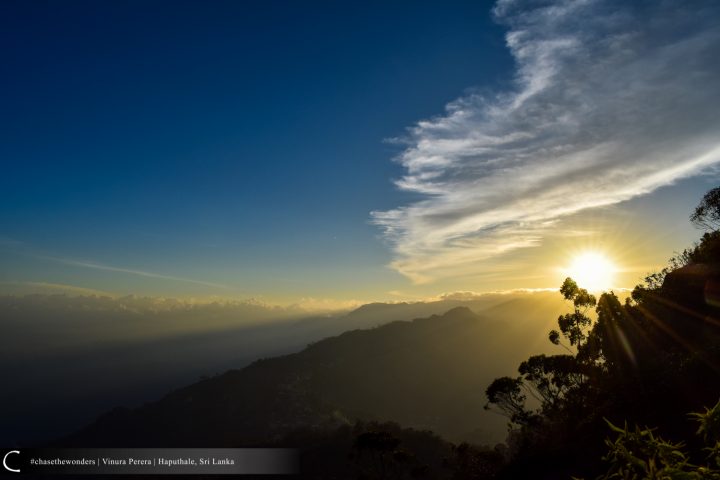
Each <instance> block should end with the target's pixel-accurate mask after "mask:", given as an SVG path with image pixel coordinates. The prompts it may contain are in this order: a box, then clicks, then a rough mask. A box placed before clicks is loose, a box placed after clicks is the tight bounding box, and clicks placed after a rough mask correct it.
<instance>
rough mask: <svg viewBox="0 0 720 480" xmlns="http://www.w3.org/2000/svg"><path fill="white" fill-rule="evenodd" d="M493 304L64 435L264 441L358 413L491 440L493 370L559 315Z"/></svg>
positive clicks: (101, 439)
mask: <svg viewBox="0 0 720 480" xmlns="http://www.w3.org/2000/svg"><path fill="white" fill-rule="evenodd" d="M530 305H534V307H535V308H533V309H528V308H527V307H528V306H530ZM496 308H497V309H498V310H497V312H496V316H495V318H490V317H487V316H485V315H477V314H475V313H473V312H472V311H471V310H470V309H468V308H466V307H457V308H454V309H452V310H450V311H448V312H447V313H445V314H443V315H433V316H430V317H427V318H423V319H416V320H413V321H410V322H408V321H398V322H392V323H389V324H386V325H383V326H380V327H377V328H373V329H367V330H355V331H350V332H346V333H343V334H341V335H339V336H336V337H331V338H327V339H325V340H322V341H319V342H317V343H314V344H312V345H310V346H308V347H307V348H305V349H304V350H302V351H301V352H299V353H295V354H291V355H286V356H281V357H277V358H271V359H264V360H259V361H257V362H255V363H253V364H251V365H250V366H248V367H246V368H243V369H241V370H231V371H229V372H227V373H225V374H223V375H219V376H216V377H213V378H210V379H207V380H204V381H201V382H198V383H196V384H193V385H191V386H188V387H186V388H183V389H180V390H177V391H175V392H173V393H171V394H169V395H167V396H166V397H164V398H163V399H161V400H160V401H158V402H154V403H149V404H146V405H144V406H142V407H140V408H137V409H134V410H131V409H121V408H119V409H115V410H114V411H112V412H110V413H108V414H106V415H104V416H103V417H101V418H100V419H98V420H97V421H96V422H95V423H93V424H92V425H90V426H89V427H87V428H85V429H83V430H81V431H79V432H77V433H76V434H74V435H72V436H70V437H68V438H67V439H66V440H65V441H64V442H63V443H68V444H77V445H79V444H85V445H125V446H136V445H143V446H145V445H147V446H152V445H165V446H170V445H174V446H181V445H195V446H200V445H212V446H218V445H241V444H260V443H263V442H268V441H273V440H277V439H278V438H281V437H282V436H283V435H285V434H287V433H289V432H291V431H292V430H294V429H296V428H304V427H308V426H320V425H323V424H325V425H338V424H343V423H346V422H348V421H352V420H354V419H365V420H370V419H377V420H392V421H397V422H399V423H400V424H402V425H404V426H408V427H415V428H423V429H431V430H433V431H436V432H437V433H439V434H441V435H443V436H445V437H447V438H450V439H467V440H473V441H476V442H483V443H494V442H498V441H501V440H503V439H504V435H505V430H506V421H505V419H504V418H502V417H499V416H497V415H494V414H492V413H489V412H486V411H484V410H483V405H484V402H485V400H484V389H485V387H486V386H487V385H488V383H489V382H490V381H491V380H492V379H493V378H495V377H496V376H498V375H501V374H508V373H512V372H513V371H514V369H515V368H516V365H517V364H518V362H519V361H520V360H522V359H523V358H524V357H525V356H526V355H527V352H528V351H533V352H535V351H538V348H541V349H547V346H546V345H545V344H547V343H548V342H547V341H545V338H546V334H547V331H548V329H549V327H550V326H551V325H552V323H553V322H554V321H555V318H556V317H554V316H553V315H552V314H551V313H550V312H551V311H557V303H556V302H549V303H544V302H539V301H538V299H535V300H534V301H529V302H528V304H527V305H523V306H522V308H521V307H520V306H518V305H508V306H507V308H508V309H509V310H510V311H514V312H515V313H516V316H515V319H514V320H508V319H507V318H504V317H505V315H502V314H501V311H502V308H500V306H496ZM521 311H523V314H522V315H517V314H518V313H520V312H521ZM550 347H552V345H550Z"/></svg>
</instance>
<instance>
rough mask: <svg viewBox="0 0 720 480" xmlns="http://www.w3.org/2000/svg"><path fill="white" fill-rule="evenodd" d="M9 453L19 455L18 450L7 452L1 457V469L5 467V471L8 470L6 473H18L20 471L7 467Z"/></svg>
mask: <svg viewBox="0 0 720 480" xmlns="http://www.w3.org/2000/svg"><path fill="white" fill-rule="evenodd" d="M11 453H17V454H18V455H20V450H10V451H9V452H7V453H6V454H5V456H4V457H3V467H5V470H8V471H10V472H15V473H20V469H19V468H18V469H14V468H10V467H8V464H7V458H8V457H9V456H10V454H11Z"/></svg>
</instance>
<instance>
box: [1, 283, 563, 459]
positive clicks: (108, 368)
mask: <svg viewBox="0 0 720 480" xmlns="http://www.w3.org/2000/svg"><path fill="white" fill-rule="evenodd" d="M522 299H524V300H525V302H524V303H523V302H522V301H521V302H520V303H514V301H515V300H522ZM502 305H507V307H505V310H507V312H506V313H507V318H511V317H513V316H518V317H521V316H523V315H526V313H525V311H533V310H537V309H542V308H545V307H543V305H545V306H549V308H550V309H551V310H553V311H554V312H555V311H562V310H563V309H564V306H563V305H562V301H561V298H560V296H559V295H558V294H557V293H556V292H536V293H529V292H517V293H508V294H484V295H464V296H462V297H460V298H457V296H454V297H452V298H443V299H440V300H438V301H432V302H414V303H373V304H368V305H363V306H361V307H359V308H357V309H356V310H353V311H351V312H337V313H334V314H314V315H310V314H308V313H307V312H298V311H297V310H293V309H280V308H277V307H268V306H263V305H262V304H257V303H252V302H245V303H242V302H240V303H232V302H230V303H204V304H203V303H189V302H185V301H182V300H173V299H161V298H143V297H122V298H110V297H97V296H80V297H70V296H67V295H27V296H11V295H7V296H2V297H0V322H2V326H3V335H0V376H2V378H3V379H5V381H6V382H7V384H8V385H11V386H12V388H8V389H5V390H2V391H0V412H2V413H0V442H2V443H5V444H8V445H13V444H17V445H27V444H29V443H36V442H42V441H47V440H48V439H50V438H57V437H58V436H60V435H63V434H65V433H67V432H68V431H70V430H71V429H73V428H77V426H78V425H83V424H87V423H89V422H91V421H92V420H93V419H94V418H96V417H97V416H98V415H100V414H101V413H102V412H104V411H107V410H109V409H111V408H112V407H114V406H116V405H125V406H130V407H132V406H137V405H140V404H142V402H145V401H148V400H152V399H157V398H160V397H161V396H162V395H163V394H165V393H167V392H168V391H170V390H173V389H176V388H178V387H180V386H182V385H188V384H190V383H192V382H194V381H197V379H198V378H201V377H207V376H212V375H215V374H217V373H218V372H224V371H227V370H228V369H239V368H243V367H245V366H247V365H249V364H250V363H252V362H253V361H255V360H257V359H258V358H263V357H272V356H279V355H287V354H290V353H296V352H299V351H301V350H302V349H303V348H305V347H306V346H307V345H308V344H309V343H312V342H316V341H318V340H321V339H323V338H326V337H330V336H335V335H339V334H341V333H343V332H345V331H349V330H355V329H368V328H374V327H377V326H379V325H383V324H386V323H389V322H393V321H407V320H411V319H413V318H419V317H427V316H430V315H433V314H441V313H443V312H446V311H448V310H450V309H451V308H454V307H457V306H468V307H470V308H472V309H473V310H474V311H476V312H483V311H484V310H487V309H488V308H494V307H498V309H499V310H497V312H496V313H497V315H498V318H500V317H499V316H500V315H505V313H502V310H503V307H502ZM513 305H515V306H513ZM493 315H495V314H493ZM553 315H554V316H557V313H554V314H552V315H550V316H549V317H553ZM503 318H504V317H503ZM545 319H546V318H542V320H545ZM538 341H539V342H540V343H546V342H545V333H544V332H543V333H542V334H541V335H540V337H539V340H538Z"/></svg>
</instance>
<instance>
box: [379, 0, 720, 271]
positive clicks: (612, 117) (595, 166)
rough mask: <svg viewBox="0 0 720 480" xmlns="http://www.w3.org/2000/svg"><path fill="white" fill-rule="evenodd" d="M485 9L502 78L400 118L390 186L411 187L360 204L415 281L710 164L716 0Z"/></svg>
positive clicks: (718, 84) (529, 240)
mask: <svg viewBox="0 0 720 480" xmlns="http://www.w3.org/2000/svg"><path fill="white" fill-rule="evenodd" d="M493 13H494V15H495V17H496V19H497V21H498V22H499V23H501V24H502V25H505V26H506V27H507V28H508V32H507V35H506V43H507V47H508V48H509V50H510V52H511V54H512V55H513V57H514V59H515V68H516V71H515V77H514V81H513V84H512V86H511V87H510V88H509V89H508V90H506V91H501V92H495V93H492V94H480V93H473V94H470V95H468V96H465V97H463V98H459V99H457V100H456V101H454V102H452V103H450V104H449V105H448V106H447V107H446V113H445V114H444V115H442V116H439V117H437V118H433V119H429V120H423V121H420V122H418V123H417V124H416V125H415V126H414V127H412V128H410V129H409V131H408V135H407V137H406V138H404V139H402V140H403V141H404V142H405V144H406V148H405V150H404V151H403V152H402V153H401V154H400V155H399V157H398V158H397V161H398V162H399V163H400V164H401V165H402V166H403V167H404V168H405V170H406V172H405V175H404V176H403V177H402V178H400V179H398V180H397V181H396V184H397V186H398V187H399V188H401V189H403V190H407V191H411V192H414V193H418V194H421V196H422V197H421V199H420V200H419V201H416V202H414V203H410V204H407V205H404V206H400V207H398V208H395V209H392V210H389V211H378V212H372V218H373V222H374V223H375V224H376V225H379V226H380V227H381V228H382V229H383V231H384V235H385V237H386V238H387V239H388V240H389V241H390V242H391V244H392V245H393V248H394V252H395V259H394V261H393V262H392V267H393V268H394V269H396V270H397V271H399V272H400V273H402V274H404V275H406V276H407V277H409V278H410V279H412V280H414V281H415V282H418V283H421V282H427V281H431V280H434V279H437V278H442V277H449V276H456V275H458V274H467V273H470V272H478V271H480V270H481V269H482V265H483V261H485V260H487V259H489V258H491V257H497V256H499V255H502V254H505V253H508V252H512V251H515V250H517V249H521V248H529V247H535V246H538V245H540V244H541V243H542V241H543V238H545V236H546V235H547V234H548V232H550V231H552V230H553V229H554V228H557V227H558V222H559V220H560V219H562V218H563V217H565V216H567V215H571V214H575V213H578V212H581V211H583V210H587V209H591V208H596V207H601V206H607V205H612V204H616V203H619V202H622V201H625V200H628V199H631V198H633V197H636V196H639V195H644V194H647V193H649V192H652V191H653V190H655V189H657V188H659V187H661V186H664V185H669V184H672V183H673V182H674V181H676V180H678V179H680V178H684V177H689V176H693V175H697V174H699V173H701V172H703V171H705V170H706V169H708V168H710V167H711V166H712V165H713V164H715V163H717V162H718V161H720V116H719V115H718V114H717V106H718V105H720V63H718V61H717V58H720V24H718V22H717V18H720V5H718V4H717V2H713V1H707V2H680V1H677V2H673V1H668V2H616V3H612V2H604V1H592V0H580V1H557V2H547V1H530V0H528V1H515V0H501V1H499V2H498V3H497V4H496V6H495V9H494V11H493Z"/></svg>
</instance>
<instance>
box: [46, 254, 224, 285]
mask: <svg viewBox="0 0 720 480" xmlns="http://www.w3.org/2000/svg"><path fill="white" fill-rule="evenodd" d="M38 258H44V259H47V260H52V261H55V262H59V263H64V264H65V265H71V266H73V267H82V268H91V269H94V270H103V271H106V272H118V273H127V274H129V275H138V276H141V277H149V278H158V279H161V280H171V281H174V282H184V283H194V284H196V285H204V286H206V287H214V288H222V289H225V290H229V289H230V287H229V286H227V285H223V284H221V283H213V282H205V281H203V280H193V279H191V278H184V277H175V276H172V275H162V274H159V273H153V272H146V271H143V270H133V269H129V268H120V267H113V266H109V265H102V264H99V263H92V262H81V261H77V260H71V259H67V258H56V257H45V256H42V257H41V256H38Z"/></svg>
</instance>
